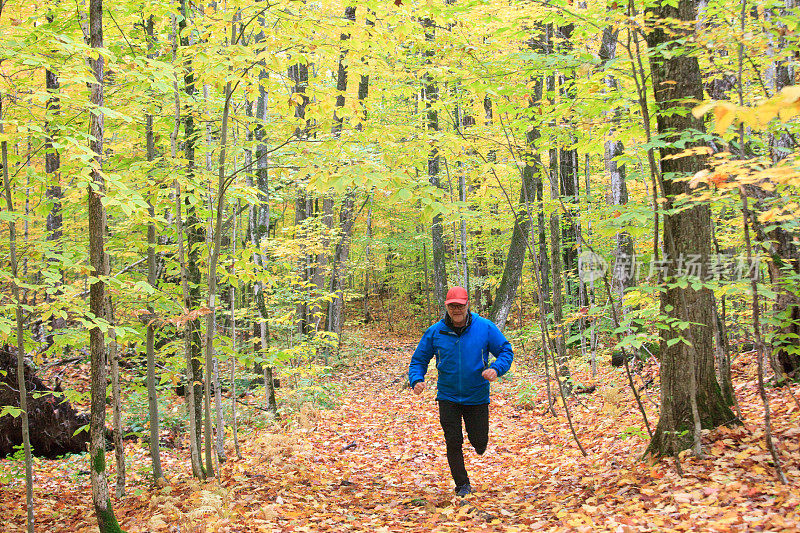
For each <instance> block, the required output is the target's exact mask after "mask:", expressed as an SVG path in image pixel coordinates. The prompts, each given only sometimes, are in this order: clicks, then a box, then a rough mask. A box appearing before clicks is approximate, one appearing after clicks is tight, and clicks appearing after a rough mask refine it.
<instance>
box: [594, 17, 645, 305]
mask: <svg viewBox="0 0 800 533" xmlns="http://www.w3.org/2000/svg"><path fill="white" fill-rule="evenodd" d="M618 35H619V30H618V29H616V28H614V27H613V26H608V27H606V28H605V29H604V30H603V42H602V44H601V45H600V59H601V60H602V61H603V68H605V67H606V66H607V65H608V63H609V62H610V61H612V60H614V58H615V57H616V56H617V37H618ZM604 81H605V84H606V87H608V90H609V91H610V92H611V93H612V96H614V95H615V94H616V93H618V92H619V83H618V82H617V79H616V78H615V77H614V75H613V74H607V75H606V77H605V79H604ZM611 114H612V128H611V129H610V130H609V132H608V136H607V137H606V140H605V143H604V151H603V161H604V164H605V171H606V176H607V178H608V179H609V184H610V200H611V201H610V202H609V204H610V205H618V206H623V205H625V204H627V203H628V186H627V183H626V181H625V178H626V168H625V164H624V163H623V164H620V163H619V161H618V158H619V157H621V156H622V155H624V154H625V147H624V145H623V144H622V141H620V140H619V139H617V135H618V129H619V128H620V121H621V118H622V110H621V109H620V108H615V109H614V110H612V111H611ZM615 240H616V247H615V250H614V267H613V271H612V276H611V288H612V290H613V291H614V293H616V294H617V295H618V296H619V302H618V303H612V305H617V306H618V311H617V314H618V316H620V317H624V315H625V306H624V295H625V289H627V288H629V287H632V286H633V285H634V284H635V282H636V279H635V277H634V275H633V273H634V272H635V270H634V269H635V261H636V256H635V255H634V249H633V239H631V236H630V234H629V233H628V232H627V231H620V232H619V233H617V235H616V237H615Z"/></svg>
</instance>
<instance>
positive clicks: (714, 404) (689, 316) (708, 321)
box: [647, 0, 737, 455]
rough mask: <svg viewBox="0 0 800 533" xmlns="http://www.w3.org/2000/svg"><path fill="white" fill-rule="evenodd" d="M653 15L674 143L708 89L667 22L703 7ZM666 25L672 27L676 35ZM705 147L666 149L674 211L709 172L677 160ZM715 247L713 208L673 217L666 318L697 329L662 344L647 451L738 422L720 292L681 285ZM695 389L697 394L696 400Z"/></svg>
mask: <svg viewBox="0 0 800 533" xmlns="http://www.w3.org/2000/svg"><path fill="white" fill-rule="evenodd" d="M649 11H650V12H649V14H650V16H652V17H653V18H654V19H655V20H656V21H657V23H658V25H659V26H658V29H653V30H652V31H651V32H650V33H649V34H648V36H647V44H648V46H649V48H650V50H651V51H652V53H653V55H651V57H650V68H651V71H652V76H653V87H654V91H655V99H656V105H657V108H658V110H659V113H658V117H657V123H658V132H659V134H660V135H662V136H665V137H666V139H667V141H668V142H670V141H672V142H674V141H676V140H677V139H678V138H679V137H680V136H681V135H682V134H684V132H687V131H689V130H694V131H699V132H702V131H704V125H703V122H702V120H698V119H695V118H694V117H693V115H692V114H691V112H689V111H688V110H686V111H685V112H683V113H676V112H675V111H674V110H675V108H676V107H679V106H683V107H686V106H690V105H691V104H690V103H688V102H687V100H688V99H694V101H698V100H702V98H703V86H702V79H701V77H700V68H699V65H698V62H697V58H695V57H693V56H689V55H687V54H686V53H685V51H683V50H681V48H680V46H681V45H680V44H679V43H678V42H676V40H678V39H683V38H685V37H686V36H687V33H688V32H687V30H686V29H685V26H679V25H677V24H675V23H670V22H666V21H665V19H669V20H678V21H692V20H694V19H695V16H696V11H695V2H694V0H680V2H679V3H678V5H677V7H672V6H670V5H667V4H666V3H665V4H662V5H660V6H658V7H654V8H650V9H649ZM662 25H666V27H667V28H669V31H667V30H666V29H665V28H664V26H662ZM688 31H691V30H688ZM655 51H658V52H655ZM665 52H669V54H667V53H665ZM699 144H700V142H699V141H695V142H694V143H689V144H687V145H686V146H681V147H675V146H669V147H666V148H662V149H661V171H662V174H663V175H664V176H670V178H669V179H665V180H664V182H663V189H664V195H665V198H666V199H667V202H668V204H670V205H668V206H667V207H670V206H671V204H672V201H673V200H674V198H675V197H676V196H677V195H679V194H688V193H689V192H690V191H689V189H688V184H687V182H686V181H678V180H677V179H675V178H682V177H684V176H687V175H692V174H694V173H696V172H698V171H699V170H700V169H702V168H703V162H702V160H701V159H700V158H699V157H698V156H684V157H680V158H675V155H676V154H678V153H680V152H682V151H683V150H684V149H686V148H689V147H691V146H697V145H699ZM710 243H711V212H710V209H709V207H708V205H697V206H695V207H692V208H690V209H686V210H683V211H681V213H679V214H673V215H667V216H665V218H664V246H665V251H666V253H667V254H668V258H670V259H671V261H670V264H669V270H668V272H667V276H666V277H665V279H666V280H667V281H668V283H669V284H670V285H671V287H670V288H668V289H667V290H665V291H664V292H663V293H662V296H661V313H662V314H665V315H668V316H670V317H671V318H672V319H673V320H676V321H689V322H691V323H692V324H693V325H692V326H690V327H689V328H688V330H686V331H681V330H679V329H670V330H667V331H664V333H663V337H662V339H661V416H660V419H659V421H658V426H657V427H656V431H655V433H654V435H653V438H652V440H651V441H650V445H649V447H648V449H647V453H650V454H653V455H673V454H675V453H677V452H678V451H680V450H683V449H686V448H689V447H690V446H691V445H692V442H693V440H694V441H696V439H695V438H693V435H696V422H698V420H697V419H698V418H699V423H700V425H701V426H702V427H703V428H714V427H717V426H719V425H722V424H730V423H732V422H735V421H736V420H737V419H736V416H735V415H734V414H733V412H732V411H731V410H730V408H729V407H728V405H727V404H726V402H725V400H724V398H723V397H722V394H721V392H720V387H719V384H718V383H717V379H716V373H715V370H714V357H713V350H712V342H711V341H712V338H713V327H714V325H713V317H712V306H713V305H714V302H713V295H712V293H711V291H710V290H709V289H706V288H701V289H699V290H695V289H693V288H691V286H688V287H686V288H680V287H677V286H674V280H675V276H676V274H679V273H677V272H676V270H675V268H674V267H675V265H676V264H677V261H678V259H677V258H679V257H684V258H685V257H697V258H698V262H699V263H700V265H706V264H708V258H709V250H710ZM680 336H683V337H685V338H686V339H687V340H688V341H689V342H690V343H692V344H693V346H692V347H689V346H687V344H686V343H684V342H676V343H674V344H671V343H670V341H672V340H673V339H676V338H679V337H680ZM673 342H674V341H673ZM670 344H671V345H670ZM692 389H694V391H692ZM692 392H695V393H696V397H693V394H692Z"/></svg>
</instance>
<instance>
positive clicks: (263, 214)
mask: <svg viewBox="0 0 800 533" xmlns="http://www.w3.org/2000/svg"><path fill="white" fill-rule="evenodd" d="M259 23H260V24H261V28H260V30H259V32H258V34H257V35H256V37H255V42H256V44H260V43H263V42H265V41H266V38H265V35H264V24H265V21H264V19H263V18H262V19H261V20H259ZM259 66H260V67H261V68H260V69H259V71H258V81H259V86H258V99H257V101H256V124H257V126H256V129H255V138H256V141H257V145H256V186H257V188H258V191H259V196H260V200H261V205H259V206H255V208H254V210H253V211H251V214H250V240H251V241H252V243H253V246H255V248H256V249H258V250H263V249H264V246H263V245H262V243H261V242H262V239H268V238H269V226H270V219H271V217H270V194H269V172H268V171H269V159H268V147H267V141H266V137H267V136H266V132H265V131H264V126H265V124H266V123H267V109H268V107H267V104H268V101H267V90H266V87H264V85H265V84H266V83H267V82H268V80H269V74H268V71H267V68H266V63H265V62H264V61H262V62H261V63H260V65H259ZM304 102H305V101H304ZM303 105H305V103H303ZM254 220H255V224H254ZM253 260H254V262H255V263H256V264H257V265H259V266H260V267H261V268H262V269H264V268H266V266H267V263H268V261H269V257H268V256H267V254H266V253H264V252H262V253H256V254H254V257H253ZM253 290H254V295H253V296H254V299H255V300H256V302H255V303H256V307H257V309H258V314H259V323H258V330H259V338H260V339H261V350H262V352H261V353H262V358H263V359H265V360H266V359H267V358H268V357H269V335H270V333H269V313H268V309H267V295H266V288H265V286H264V284H263V283H262V282H258V283H257V284H256V285H255V286H254V288H253ZM262 370H263V376H264V391H265V395H266V403H267V409H269V411H270V413H272V416H274V417H275V416H277V414H278V404H277V401H276V399H275V386H274V383H273V371H272V366H270V365H269V364H266V365H264V367H263V369H262Z"/></svg>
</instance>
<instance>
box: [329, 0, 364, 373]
mask: <svg viewBox="0 0 800 533" xmlns="http://www.w3.org/2000/svg"><path fill="white" fill-rule="evenodd" d="M344 18H345V20H347V21H349V22H351V23H352V22H355V20H356V8H355V7H346V8H345V11H344ZM348 39H350V34H349V33H342V34H341V36H340V40H341V41H346V40H348ZM346 56H347V50H344V49H343V50H342V52H341V55H340V56H339V68H338V74H337V78H336V90H337V92H338V93H339V94H338V96H337V97H336V109H335V111H334V127H333V134H334V136H336V137H339V135H340V134H341V131H342V121H343V119H342V117H340V116H339V115H338V114H339V112H340V111H341V110H342V108H344V104H345V98H344V93H345V92H346V91H347V70H348V69H347V64H346V63H345V58H346ZM368 94H369V78H368V77H367V76H361V80H360V82H359V85H358V100H359V102H360V104H361V106H360V107H361V109H364V100H366V98H367V95H368ZM363 125H364V124H363V122H362V121H359V122H358V124H357V125H356V127H357V128H358V129H360V128H363ZM354 207H355V189H353V188H350V189H349V190H348V191H347V193H346V194H345V196H344V199H343V200H342V205H341V208H340V212H339V231H338V235H339V241H338V242H337V243H336V246H335V248H334V253H333V258H332V259H331V261H330V265H331V278H330V289H331V292H332V293H333V299H332V300H331V303H330V305H329V306H328V318H327V330H328V331H331V332H333V333H336V335H337V337H338V338H339V345H340V346H341V333H342V312H343V310H344V303H345V302H344V281H343V280H344V264H345V262H346V261H347V258H348V256H349V255H350V236H351V234H352V231H353V225H354V222H355V209H354ZM326 354H327V350H326ZM327 363H328V362H327V356H326V362H325V364H327Z"/></svg>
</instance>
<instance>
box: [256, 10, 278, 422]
mask: <svg viewBox="0 0 800 533" xmlns="http://www.w3.org/2000/svg"><path fill="white" fill-rule="evenodd" d="M259 24H260V25H261V28H260V29H259V31H258V33H257V34H256V36H255V41H256V43H263V42H264V41H265V40H266V37H265V35H264V24H266V22H265V20H264V19H263V18H262V19H260V20H259ZM259 66H260V67H261V68H260V69H259V71H258V81H259V84H258V99H257V100H256V124H257V126H256V129H255V138H256V141H257V144H256V186H257V188H258V192H259V197H260V198H259V199H260V200H261V205H258V206H252V207H251V212H250V228H249V230H250V240H251V242H252V244H253V246H254V247H255V248H256V249H257V250H263V249H264V246H263V245H262V240H265V239H268V238H269V226H270V219H271V216H270V215H271V211H270V203H269V202H270V194H269V157H268V154H269V150H268V146H267V140H266V139H267V135H266V132H265V131H264V125H265V124H266V123H267V109H268V107H267V105H268V101H267V89H266V87H265V86H264V85H265V84H266V83H267V81H268V79H269V73H268V71H267V68H266V62H265V61H263V60H262V61H261V62H260V64H259ZM268 261H269V257H268V256H267V254H266V253H264V252H261V253H258V252H257V253H255V254H254V257H253V262H254V263H256V264H257V265H259V266H260V267H261V268H262V269H264V268H266V266H267V263H268ZM253 297H254V299H255V303H256V308H257V309H258V318H259V321H258V327H257V328H254V329H258V334H257V335H256V337H257V338H259V339H260V345H261V354H262V360H268V357H269V312H268V309H267V295H266V288H265V286H264V284H263V283H261V282H258V283H257V284H256V285H255V286H254V287H253ZM261 370H262V373H263V376H264V391H265V396H266V398H265V399H266V403H267V409H269V411H270V412H271V413H272V416H277V414H278V407H277V401H276V399H275V387H274V386H273V382H272V366H270V365H269V364H268V363H267V364H266V365H264V367H263V368H262V369H261Z"/></svg>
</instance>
